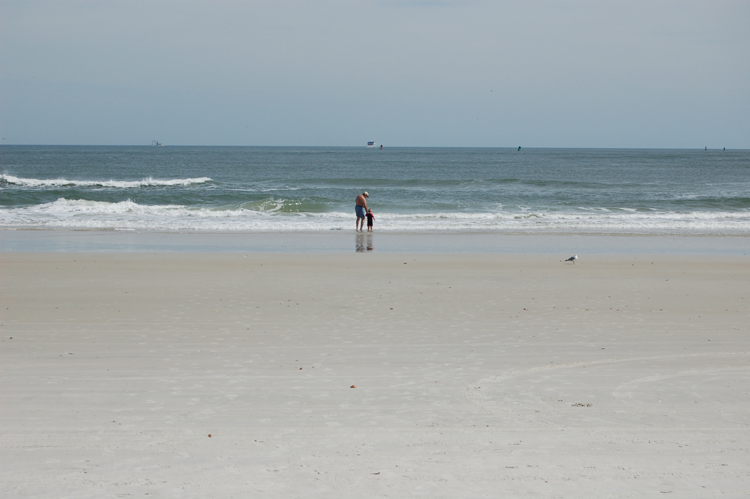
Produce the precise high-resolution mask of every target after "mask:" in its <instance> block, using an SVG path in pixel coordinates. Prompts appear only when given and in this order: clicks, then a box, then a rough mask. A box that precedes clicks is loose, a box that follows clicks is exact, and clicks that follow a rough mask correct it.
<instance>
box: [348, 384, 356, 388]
mask: <svg viewBox="0 0 750 499" xmlns="http://www.w3.org/2000/svg"><path fill="white" fill-rule="evenodd" d="M349 388H357V385H352V386H350V387H349Z"/></svg>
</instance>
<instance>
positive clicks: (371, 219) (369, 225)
mask: <svg viewBox="0 0 750 499" xmlns="http://www.w3.org/2000/svg"><path fill="white" fill-rule="evenodd" d="M366 216H367V232H372V223H373V222H374V221H375V215H373V214H372V210H367V215H366Z"/></svg>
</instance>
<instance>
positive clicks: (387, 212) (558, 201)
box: [0, 146, 750, 236]
mask: <svg viewBox="0 0 750 499" xmlns="http://www.w3.org/2000/svg"><path fill="white" fill-rule="evenodd" d="M365 190H366V191H368V192H369V193H370V198H369V199H368V204H369V206H370V208H372V210H373V212H374V213H375V217H376V218H375V230H376V231H377V232H391V233H441V232H449V233H460V232H490V233H506V234H600V235H608V234H616V235H620V234H643V235H729V236H731V235H742V236H747V235H750V151H746V150H742V151H735V150H733V151H724V150H707V151H706V150H654V149H648V150H635V149H621V150H618V149H525V148H524V149H521V150H520V151H519V150H517V149H516V148H513V149H503V148H497V149H493V148H388V147H386V148H384V149H382V150H381V149H379V148H366V147H173V146H163V147H159V146H142V147H141V146H133V147H128V146H112V147H107V146H0V229H6V230H8V229H49V230H59V229H89V230H135V231H157V232H164V231H166V232H172V231H175V232H217V231H218V232H247V233H252V232H281V233H283V232H290V233H291V232H327V231H335V230H353V229H354V221H355V216H354V198H355V197H356V196H357V195H358V194H359V193H361V192H363V191H365Z"/></svg>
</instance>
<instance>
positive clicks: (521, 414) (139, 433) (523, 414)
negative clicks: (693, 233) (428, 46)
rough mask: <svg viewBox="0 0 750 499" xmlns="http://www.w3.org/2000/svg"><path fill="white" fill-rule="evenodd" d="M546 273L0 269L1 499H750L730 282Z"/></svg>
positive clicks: (249, 257)
mask: <svg viewBox="0 0 750 499" xmlns="http://www.w3.org/2000/svg"><path fill="white" fill-rule="evenodd" d="M352 249H353V248H352ZM564 256H569V255H567V254H564V255H554V256H553V255H551V254H535V255H514V254H484V253H477V254H451V253H445V254H424V253H417V252H411V253H364V254H356V253H354V252H353V251H352V252H351V253H346V254H343V253H342V254H334V253H330V254H302V253H286V254H266V253H249V254H241V253H232V254H221V253H207V254H202V253H152V254H145V253H144V254H124V253H96V254H94V253H71V252H67V253H66V252H61V253H19V252H5V253H0V279H2V294H1V295H0V299H1V302H0V305H1V308H0V310H1V312H2V313H1V314H0V334H1V337H2V339H1V344H0V345H1V346H0V366H2V367H1V368H0V379H1V382H2V390H1V391H0V407H2V409H1V410H0V421H1V424H0V456H2V457H1V458H0V462H1V463H2V466H0V490H1V491H2V495H3V496H4V497H22V498H30V497H56V498H63V497H75V498H85V497H92V498H94V497H96V498H102V497H144V496H146V495H148V496H152V497H153V496H155V497H195V498H206V497H217V498H219V497H221V498H224V497H278V498H290V497H320V498H356V497H488V498H489V497H493V498H494V497H535V498H539V497H543V498H547V497H549V498H552V497H566V498H568V497H585V498H610V497H611V498H615V497H665V495H666V496H668V497H675V498H677V497H680V498H685V497H690V498H692V497H702V498H703V497H704V498H709V497H710V498H715V497H746V496H748V495H750V471H748V470H750V339H749V338H750V336H749V333H750V258H749V257H748V256H743V255H722V256H717V257H713V258H706V257H704V256H701V255H678V256H669V255H664V254H661V255H654V256H650V255H647V254H635V255H629V256H623V255H615V254H601V255H585V256H583V255H582V257H581V258H580V259H579V260H578V261H577V262H576V263H575V264H572V263H564V262H561V258H562V257H564Z"/></svg>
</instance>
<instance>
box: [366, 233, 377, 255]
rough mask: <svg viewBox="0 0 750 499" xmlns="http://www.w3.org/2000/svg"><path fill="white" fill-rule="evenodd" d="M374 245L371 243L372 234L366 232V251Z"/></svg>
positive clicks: (372, 248) (370, 249)
mask: <svg viewBox="0 0 750 499" xmlns="http://www.w3.org/2000/svg"><path fill="white" fill-rule="evenodd" d="M374 249H375V247H374V246H373V245H372V234H367V251H372V250H374Z"/></svg>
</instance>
